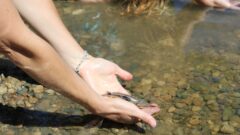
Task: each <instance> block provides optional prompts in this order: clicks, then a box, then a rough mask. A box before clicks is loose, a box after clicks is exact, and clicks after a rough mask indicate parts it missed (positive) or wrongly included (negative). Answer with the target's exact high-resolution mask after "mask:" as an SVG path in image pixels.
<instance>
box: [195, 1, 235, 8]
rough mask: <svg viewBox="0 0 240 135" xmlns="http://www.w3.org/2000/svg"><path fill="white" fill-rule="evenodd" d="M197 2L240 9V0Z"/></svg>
mask: <svg viewBox="0 0 240 135" xmlns="http://www.w3.org/2000/svg"><path fill="white" fill-rule="evenodd" d="M196 2H197V3H199V4H202V5H206V6H210V7H216V8H229V9H234V10H240V1H236V0H196Z"/></svg>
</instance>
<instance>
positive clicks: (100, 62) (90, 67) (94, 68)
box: [79, 58, 132, 95]
mask: <svg viewBox="0 0 240 135" xmlns="http://www.w3.org/2000/svg"><path fill="white" fill-rule="evenodd" d="M79 71H80V72H79V73H80V75H81V77H82V78H83V79H84V80H85V81H86V82H87V83H88V85H89V86H90V87H91V88H92V89H93V90H94V91H96V92H97V93H98V94H100V95H103V94H106V93H107V92H120V93H124V94H129V93H128V91H127V90H126V89H124V88H123V87H122V85H121V84H120V83H119V81H118V79H117V76H119V77H120V78H121V79H123V80H131V79H132V75H131V74H130V73H129V72H127V71H125V70H123V69H121V68H120V67H119V66H118V65H117V64H115V63H113V62H110V61H108V60H105V59H103V58H90V59H88V60H86V61H85V62H83V64H82V65H81V67H80V70H79Z"/></svg>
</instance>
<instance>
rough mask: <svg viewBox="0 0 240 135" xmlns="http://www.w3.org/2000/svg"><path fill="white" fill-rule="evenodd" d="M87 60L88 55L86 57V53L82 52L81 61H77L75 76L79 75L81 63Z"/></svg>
mask: <svg viewBox="0 0 240 135" xmlns="http://www.w3.org/2000/svg"><path fill="white" fill-rule="evenodd" d="M88 58H89V55H88V53H87V51H84V52H83V56H82V58H81V60H80V61H79V63H78V65H77V66H76V68H75V72H76V73H77V74H79V73H80V67H81V65H82V64H83V62H84V61H86V60H87V59H88Z"/></svg>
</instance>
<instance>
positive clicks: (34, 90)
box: [32, 85, 44, 94]
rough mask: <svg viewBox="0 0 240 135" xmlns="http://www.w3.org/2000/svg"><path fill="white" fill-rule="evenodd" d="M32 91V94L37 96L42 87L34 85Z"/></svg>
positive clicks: (42, 89)
mask: <svg viewBox="0 0 240 135" xmlns="http://www.w3.org/2000/svg"><path fill="white" fill-rule="evenodd" d="M32 90H33V92H34V93H36V94H38V93H42V92H43V91H44V87H43V86H42V85H36V86H33V89H32Z"/></svg>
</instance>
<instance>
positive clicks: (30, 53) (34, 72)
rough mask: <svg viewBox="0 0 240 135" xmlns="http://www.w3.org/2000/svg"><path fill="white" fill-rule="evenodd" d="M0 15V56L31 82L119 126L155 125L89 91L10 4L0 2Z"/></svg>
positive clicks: (130, 106) (5, 0) (142, 115)
mask: <svg viewBox="0 0 240 135" xmlns="http://www.w3.org/2000/svg"><path fill="white" fill-rule="evenodd" d="M0 16H1V17H0V53H4V54H5V55H6V56H7V57H8V58H9V59H10V60H11V61H12V62H13V63H15V64H16V65H17V66H18V67H20V68H21V69H22V70H24V71H25V72H26V73H28V74H29V75H30V76H32V77H33V78H34V79H35V80H37V81H39V82H40V83H42V84H44V85H47V86H49V87H52V88H55V89H57V90H58V92H60V93H62V94H63V95H65V96H67V97H69V98H71V99H73V100H75V101H76V102H78V103H80V104H82V105H84V106H85V107H86V108H87V109H89V110H90V111H92V112H93V113H96V114H97V115H100V116H103V117H106V118H109V119H112V120H115V121H118V122H123V123H131V122H134V120H133V118H137V119H142V120H143V121H144V122H146V123H148V124H150V125H151V126H153V127H154V126H156V121H155V120H154V118H153V117H151V116H150V115H149V114H147V113H145V112H143V111H141V110H140V109H138V108H137V107H136V106H135V105H133V104H131V103H128V102H126V101H124V100H121V99H111V98H103V97H102V96H99V95H98V94H97V93H96V92H95V91H93V90H92V89H91V88H90V87H89V86H88V85H87V84H86V83H85V81H83V80H82V79H81V78H80V77H79V76H77V75H76V74H75V73H74V72H73V71H72V69H71V68H70V67H69V66H68V65H67V64H66V63H65V62H64V61H63V60H62V59H61V57H60V56H59V55H58V54H57V53H56V52H55V50H54V49H53V48H52V47H51V46H50V45H49V44H48V43H47V42H46V41H44V40H43V39H42V38H40V37H39V36H37V35H36V34H34V33H33V32H32V31H31V30H30V29H29V28H27V27H26V25H25V24H24V22H23V21H22V20H21V18H20V16H19V14H18V12H17V11H16V9H15V7H14V6H13V4H12V2H11V1H9V0H1V1H0Z"/></svg>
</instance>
